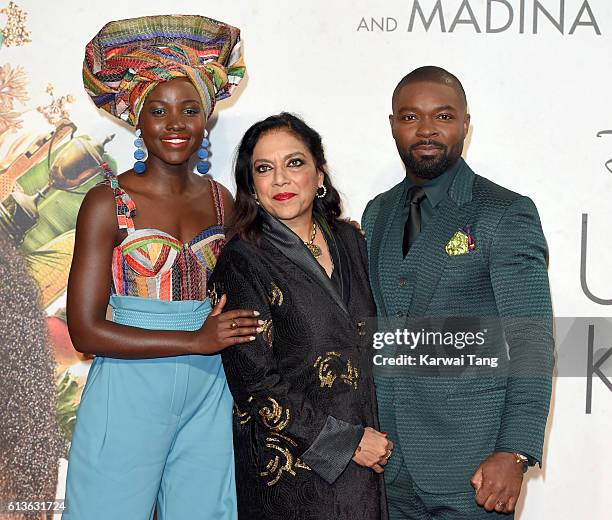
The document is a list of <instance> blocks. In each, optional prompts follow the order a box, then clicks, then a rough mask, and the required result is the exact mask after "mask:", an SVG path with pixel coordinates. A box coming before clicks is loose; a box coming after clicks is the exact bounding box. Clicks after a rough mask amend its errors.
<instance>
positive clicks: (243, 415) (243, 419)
mask: <svg viewBox="0 0 612 520" xmlns="http://www.w3.org/2000/svg"><path fill="white" fill-rule="evenodd" d="M234 415H235V416H236V417H237V418H238V422H239V423H240V424H246V423H248V422H249V421H250V420H251V416H250V415H249V414H248V412H241V411H240V408H238V405H237V404H236V403H234Z"/></svg>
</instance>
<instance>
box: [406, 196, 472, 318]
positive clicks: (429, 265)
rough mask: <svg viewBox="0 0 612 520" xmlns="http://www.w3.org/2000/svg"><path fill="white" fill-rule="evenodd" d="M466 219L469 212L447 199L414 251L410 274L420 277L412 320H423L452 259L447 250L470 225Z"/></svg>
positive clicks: (415, 291) (429, 223)
mask: <svg viewBox="0 0 612 520" xmlns="http://www.w3.org/2000/svg"><path fill="white" fill-rule="evenodd" d="M466 218H467V212H466V211H464V210H463V209H462V208H461V207H459V206H457V204H455V202H454V201H453V200H452V199H450V198H446V199H444V200H443V201H442V202H440V204H439V206H438V211H437V212H436V215H435V216H434V218H433V219H432V220H431V221H430V222H428V223H427V226H426V227H425V229H424V230H423V231H422V232H421V234H420V235H419V236H418V238H417V240H416V241H415V243H414V244H413V246H412V248H411V249H410V252H409V253H408V256H407V258H406V260H407V262H408V266H407V270H408V272H411V273H416V276H415V277H414V278H413V279H414V289H413V293H412V300H411V302H410V308H409V309H410V310H409V316H412V317H414V316H423V315H424V313H425V311H426V310H427V306H428V305H429V302H430V301H431V297H432V295H433V293H434V291H435V290H436V287H437V286H438V282H439V281H440V277H441V276H442V272H443V271H444V267H445V264H446V262H447V261H448V259H449V256H448V254H447V252H446V249H445V246H446V244H447V243H448V241H449V240H450V239H451V237H452V236H453V235H454V234H455V232H456V231H458V230H459V229H461V228H462V227H463V226H465V225H466Z"/></svg>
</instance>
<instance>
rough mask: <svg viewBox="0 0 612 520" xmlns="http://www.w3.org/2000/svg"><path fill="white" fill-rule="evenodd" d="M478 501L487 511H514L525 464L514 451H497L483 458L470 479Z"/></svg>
mask: <svg viewBox="0 0 612 520" xmlns="http://www.w3.org/2000/svg"><path fill="white" fill-rule="evenodd" d="M470 483H471V484H472V487H473V488H474V489H475V490H476V503H477V504H478V505H479V506H482V507H484V508H485V509H486V510H487V511H489V512H490V511H493V510H495V511H497V512H498V513H512V512H513V511H514V507H515V506H516V502H517V501H518V497H519V494H520V492H521V484H522V483H523V464H518V463H517V462H516V456H515V455H514V453H506V452H504V451H496V452H494V453H492V454H491V455H489V456H488V457H487V458H486V459H485V460H483V461H482V462H481V463H480V465H479V466H478V467H477V468H476V471H475V472H474V474H473V475H472V478H471V479H470Z"/></svg>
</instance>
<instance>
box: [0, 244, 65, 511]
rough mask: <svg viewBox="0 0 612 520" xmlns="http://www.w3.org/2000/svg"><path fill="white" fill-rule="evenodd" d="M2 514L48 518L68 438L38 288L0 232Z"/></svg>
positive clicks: (21, 258) (15, 251)
mask: <svg viewBox="0 0 612 520" xmlns="http://www.w3.org/2000/svg"><path fill="white" fill-rule="evenodd" d="M0 279H1V280H2V282H1V283H0V370H1V372H2V377H1V378H0V401H1V402H2V413H1V414H0V418H1V421H0V507H1V508H2V509H0V519H7V520H8V519H10V520H19V519H24V520H33V519H36V520H38V519H41V518H45V513H44V512H41V511H38V512H37V511H27V507H28V504H32V507H35V505H36V504H39V507H40V506H41V504H43V503H46V502H53V501H55V498H56V496H55V491H56V488H57V476H58V466H59V459H60V457H63V456H65V450H66V442H65V440H64V438H63V436H62V434H61V431H60V428H59V425H58V420H57V417H56V395H55V362H54V359H53V353H52V350H51V348H50V347H49V343H48V339H47V319H46V315H45V312H44V310H43V309H42V308H41V305H40V290H39V288H38V286H37V285H36V282H35V281H34V279H33V278H32V275H31V274H30V272H29V270H28V266H27V263H26V261H25V259H24V258H23V257H22V256H21V255H20V254H19V252H18V251H17V249H16V248H15V246H14V244H13V243H12V241H11V240H9V238H8V237H6V236H5V235H4V234H3V233H0Z"/></svg>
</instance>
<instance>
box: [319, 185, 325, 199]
mask: <svg viewBox="0 0 612 520" xmlns="http://www.w3.org/2000/svg"><path fill="white" fill-rule="evenodd" d="M319 190H323V192H320V191H319ZM325 195H327V187H326V186H325V184H323V186H319V187H318V188H317V199H322V198H323V197H325Z"/></svg>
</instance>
